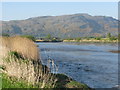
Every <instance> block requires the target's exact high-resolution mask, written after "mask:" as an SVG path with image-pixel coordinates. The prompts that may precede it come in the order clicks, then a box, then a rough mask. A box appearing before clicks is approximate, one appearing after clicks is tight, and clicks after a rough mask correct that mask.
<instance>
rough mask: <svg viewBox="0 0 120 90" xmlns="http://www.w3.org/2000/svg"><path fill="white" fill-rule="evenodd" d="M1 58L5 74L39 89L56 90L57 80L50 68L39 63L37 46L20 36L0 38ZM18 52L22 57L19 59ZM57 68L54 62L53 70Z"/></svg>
mask: <svg viewBox="0 0 120 90" xmlns="http://www.w3.org/2000/svg"><path fill="white" fill-rule="evenodd" d="M0 40H1V43H0V46H1V47H2V48H1V52H0V53H1V57H2V58H0V59H1V60H0V61H2V62H0V64H1V65H2V66H4V67H5V70H4V73H7V74H8V75H9V76H14V77H17V78H18V81H19V79H24V80H26V81H27V82H28V84H31V83H32V84H33V85H35V84H37V85H38V87H39V88H45V87H47V88H54V87H55V83H56V81H57V79H56V78H55V76H54V74H51V73H50V72H49V71H51V70H49V68H47V67H45V66H43V65H42V64H41V63H39V61H38V60H39V52H38V49H37V46H36V44H35V43H34V42H33V41H31V40H29V39H27V38H23V37H20V36H15V37H0ZM13 52H17V53H18V55H20V56H22V57H17V55H16V54H15V53H13ZM54 67H55V64H54V62H53V61H52V68H54ZM54 70H55V68H54Z"/></svg>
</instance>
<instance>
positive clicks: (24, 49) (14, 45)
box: [0, 36, 39, 61]
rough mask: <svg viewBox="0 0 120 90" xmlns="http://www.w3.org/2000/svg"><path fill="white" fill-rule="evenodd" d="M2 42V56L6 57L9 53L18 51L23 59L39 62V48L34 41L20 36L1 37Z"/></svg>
mask: <svg viewBox="0 0 120 90" xmlns="http://www.w3.org/2000/svg"><path fill="white" fill-rule="evenodd" d="M0 40H1V43H0V45H1V46H2V50H1V51H2V52H1V53H2V54H1V55H6V54H7V52H9V51H16V52H17V53H19V54H20V55H21V56H22V57H23V58H27V59H30V60H35V61H38V60H39V51H38V48H37V46H36V44H35V43H34V42H33V41H32V40H30V39H28V38H25V37H20V36H14V37H0Z"/></svg>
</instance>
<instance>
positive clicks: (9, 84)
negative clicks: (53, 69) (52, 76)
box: [2, 74, 37, 88]
mask: <svg viewBox="0 0 120 90" xmlns="http://www.w3.org/2000/svg"><path fill="white" fill-rule="evenodd" d="M2 88H37V87H36V86H33V85H32V84H27V82H26V81H24V80H19V81H18V79H17V78H15V77H9V76H7V75H6V74H2Z"/></svg>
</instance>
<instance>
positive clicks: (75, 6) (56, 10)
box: [0, 2, 118, 20]
mask: <svg viewBox="0 0 120 90" xmlns="http://www.w3.org/2000/svg"><path fill="white" fill-rule="evenodd" d="M0 7H1V6H0ZM76 13H88V14H90V15H93V16H96V15H97V16H99V15H102V16H112V17H114V18H117V17H118V3H117V2H2V18H0V20H1V19H2V20H22V19H27V18H30V17H37V16H47V15H49V16H58V15H65V14H76Z"/></svg>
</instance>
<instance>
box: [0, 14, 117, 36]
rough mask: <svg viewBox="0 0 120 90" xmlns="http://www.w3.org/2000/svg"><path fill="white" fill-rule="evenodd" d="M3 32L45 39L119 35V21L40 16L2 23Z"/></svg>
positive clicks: (98, 18)
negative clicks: (50, 36)
mask: <svg viewBox="0 0 120 90" xmlns="http://www.w3.org/2000/svg"><path fill="white" fill-rule="evenodd" d="M0 26H2V32H3V33H8V34H10V35H33V36H36V37H44V36H46V35H48V34H51V35H52V36H54V37H61V38H69V37H72V38H73V37H88V36H104V35H106V34H107V33H111V34H112V35H117V34H118V20H116V19H114V18H112V17H106V16H91V15H88V14H72V15H62V16H40V17H34V18H29V19H26V20H12V21H2V24H0Z"/></svg>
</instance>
